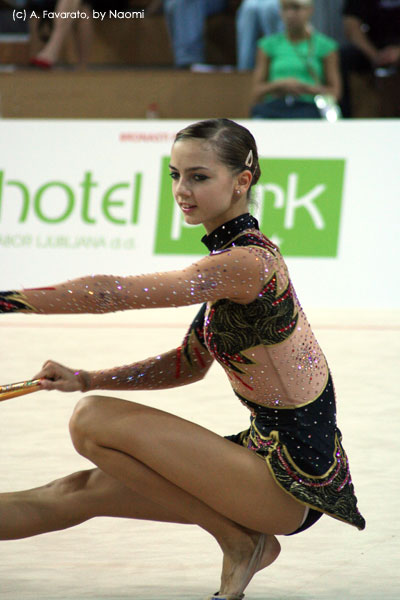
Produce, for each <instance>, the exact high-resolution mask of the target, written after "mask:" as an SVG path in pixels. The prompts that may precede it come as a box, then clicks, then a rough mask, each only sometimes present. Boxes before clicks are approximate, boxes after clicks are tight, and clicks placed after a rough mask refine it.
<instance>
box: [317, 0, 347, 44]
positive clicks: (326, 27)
mask: <svg viewBox="0 0 400 600" xmlns="http://www.w3.org/2000/svg"><path fill="white" fill-rule="evenodd" d="M343 4H344V0H314V14H313V16H312V19H311V23H312V24H313V25H314V27H315V29H317V31H319V32H320V33H324V34H325V35H327V36H328V37H330V38H333V39H334V40H336V41H337V42H338V43H339V44H343V43H344V41H345V36H344V31H343V15H342V11H343Z"/></svg>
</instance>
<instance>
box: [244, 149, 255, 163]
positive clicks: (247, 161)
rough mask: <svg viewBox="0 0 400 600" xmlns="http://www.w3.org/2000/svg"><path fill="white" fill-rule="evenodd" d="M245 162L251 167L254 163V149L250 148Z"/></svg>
mask: <svg viewBox="0 0 400 600" xmlns="http://www.w3.org/2000/svg"><path fill="white" fill-rule="evenodd" d="M244 164H245V165H246V167H251V166H252V165H253V150H250V152H249V153H248V155H247V158H246V160H245V163H244Z"/></svg>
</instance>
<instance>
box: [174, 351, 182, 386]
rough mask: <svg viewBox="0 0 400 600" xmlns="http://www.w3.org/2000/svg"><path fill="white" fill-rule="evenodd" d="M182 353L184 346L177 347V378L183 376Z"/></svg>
mask: <svg viewBox="0 0 400 600" xmlns="http://www.w3.org/2000/svg"><path fill="white" fill-rule="evenodd" d="M181 353H182V346H179V348H177V349H176V370H175V379H179V377H180V376H181Z"/></svg>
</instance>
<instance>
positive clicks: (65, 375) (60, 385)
mask: <svg viewBox="0 0 400 600" xmlns="http://www.w3.org/2000/svg"><path fill="white" fill-rule="evenodd" d="M75 373H76V372H75V371H74V370H73V369H69V368H68V367H65V366H63V365H60V364H59V363H56V362H54V361H51V360H48V361H46V362H45V363H44V365H43V367H42V369H41V371H39V373H37V375H36V376H35V378H37V379H40V380H41V384H40V385H41V388H42V389H44V390H59V391H61V392H76V391H78V390H79V389H80V382H79V379H78V377H77V376H76V374H75Z"/></svg>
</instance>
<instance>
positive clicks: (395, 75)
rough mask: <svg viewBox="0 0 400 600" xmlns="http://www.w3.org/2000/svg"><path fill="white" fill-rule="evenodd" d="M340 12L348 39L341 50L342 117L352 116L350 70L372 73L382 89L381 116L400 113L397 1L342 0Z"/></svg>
mask: <svg viewBox="0 0 400 600" xmlns="http://www.w3.org/2000/svg"><path fill="white" fill-rule="evenodd" d="M343 15H344V29H345V34H346V37H347V39H348V41H349V42H350V44H349V45H347V46H344V47H343V48H342V50H341V67H342V74H343V92H344V93H343V99H342V113H343V116H344V117H351V116H352V111H351V98H350V86H349V76H350V73H351V72H352V71H355V72H358V73H371V72H372V73H374V75H375V77H376V83H377V84H380V85H378V89H379V88H383V89H382V92H383V93H382V100H383V101H384V106H382V107H381V108H382V109H383V110H384V112H383V114H382V116H400V75H399V68H400V0H345V4H344V9H343ZM385 84H386V85H385ZM386 107H388V108H386Z"/></svg>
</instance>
